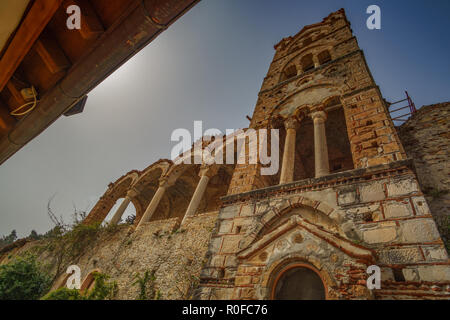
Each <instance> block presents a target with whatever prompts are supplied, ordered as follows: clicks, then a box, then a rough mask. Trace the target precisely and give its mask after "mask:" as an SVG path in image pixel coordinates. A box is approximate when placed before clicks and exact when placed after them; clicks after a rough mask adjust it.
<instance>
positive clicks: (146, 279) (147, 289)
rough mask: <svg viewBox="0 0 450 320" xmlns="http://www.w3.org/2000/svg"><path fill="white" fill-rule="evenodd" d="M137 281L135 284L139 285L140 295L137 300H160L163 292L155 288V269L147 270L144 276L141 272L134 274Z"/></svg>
mask: <svg viewBox="0 0 450 320" xmlns="http://www.w3.org/2000/svg"><path fill="white" fill-rule="evenodd" d="M134 279H135V281H134V282H133V285H134V286H135V285H138V286H139V296H138V298H137V300H150V299H153V300H159V299H161V292H160V291H159V290H158V291H156V290H155V280H156V276H155V270H152V271H149V270H147V271H145V273H144V276H143V277H142V276H141V274H140V273H136V274H135V276H134Z"/></svg>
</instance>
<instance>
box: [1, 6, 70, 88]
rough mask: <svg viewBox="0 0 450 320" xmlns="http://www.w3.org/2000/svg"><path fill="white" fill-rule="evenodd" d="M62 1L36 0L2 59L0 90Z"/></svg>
mask: <svg viewBox="0 0 450 320" xmlns="http://www.w3.org/2000/svg"><path fill="white" fill-rule="evenodd" d="M61 3H62V0H35V2H34V3H33V6H32V7H31V9H30V11H29V12H28V14H27V16H26V18H25V19H24V21H23V22H22V24H21V25H20V27H19V29H18V31H17V33H16V35H15V37H14V39H13V40H12V41H11V44H10V45H9V47H8V49H7V50H6V52H5V54H4V55H3V57H2V59H1V60H0V91H2V90H3V88H4V87H5V86H6V84H7V83H8V81H9V79H10V78H11V77H12V75H13V74H14V72H15V71H16V69H17V68H18V67H19V65H20V63H21V62H22V60H23V58H24V57H25V55H26V54H27V53H28V52H29V51H30V49H31V47H32V46H33V44H34V43H35V41H36V40H37V38H38V37H39V35H40V34H41V32H42V30H44V28H45V26H46V25H47V23H48V22H49V21H50V19H51V18H52V17H53V14H54V13H55V12H56V10H57V9H58V7H59V6H60V5H61Z"/></svg>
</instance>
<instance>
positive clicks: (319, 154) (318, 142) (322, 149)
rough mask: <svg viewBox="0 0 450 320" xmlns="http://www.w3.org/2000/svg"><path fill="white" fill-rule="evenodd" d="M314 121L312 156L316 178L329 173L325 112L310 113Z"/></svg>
mask: <svg viewBox="0 0 450 320" xmlns="http://www.w3.org/2000/svg"><path fill="white" fill-rule="evenodd" d="M311 117H312V119H313V121H314V158H315V165H316V178H320V177H323V176H326V175H328V174H329V173H330V167H329V163H328V146H327V136H326V131H325V121H326V120H327V114H326V113H325V112H324V111H316V112H313V113H312V114H311Z"/></svg>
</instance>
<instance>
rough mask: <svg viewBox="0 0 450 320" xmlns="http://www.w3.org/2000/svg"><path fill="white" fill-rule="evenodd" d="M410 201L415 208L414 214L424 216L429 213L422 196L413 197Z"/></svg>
mask: <svg viewBox="0 0 450 320" xmlns="http://www.w3.org/2000/svg"><path fill="white" fill-rule="evenodd" d="M412 203H413V206H414V210H416V215H418V216H426V215H431V212H430V208H429V207H428V204H427V201H426V200H425V198H424V197H413V198H412Z"/></svg>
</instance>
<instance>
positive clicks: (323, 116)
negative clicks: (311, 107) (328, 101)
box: [311, 109, 328, 122]
mask: <svg viewBox="0 0 450 320" xmlns="http://www.w3.org/2000/svg"><path fill="white" fill-rule="evenodd" d="M327 117H328V116H327V113H326V112H325V111H323V110H320V109H319V110H316V111H313V112H312V113H311V118H312V119H313V120H314V122H315V121H321V122H325V121H326V120H327Z"/></svg>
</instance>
